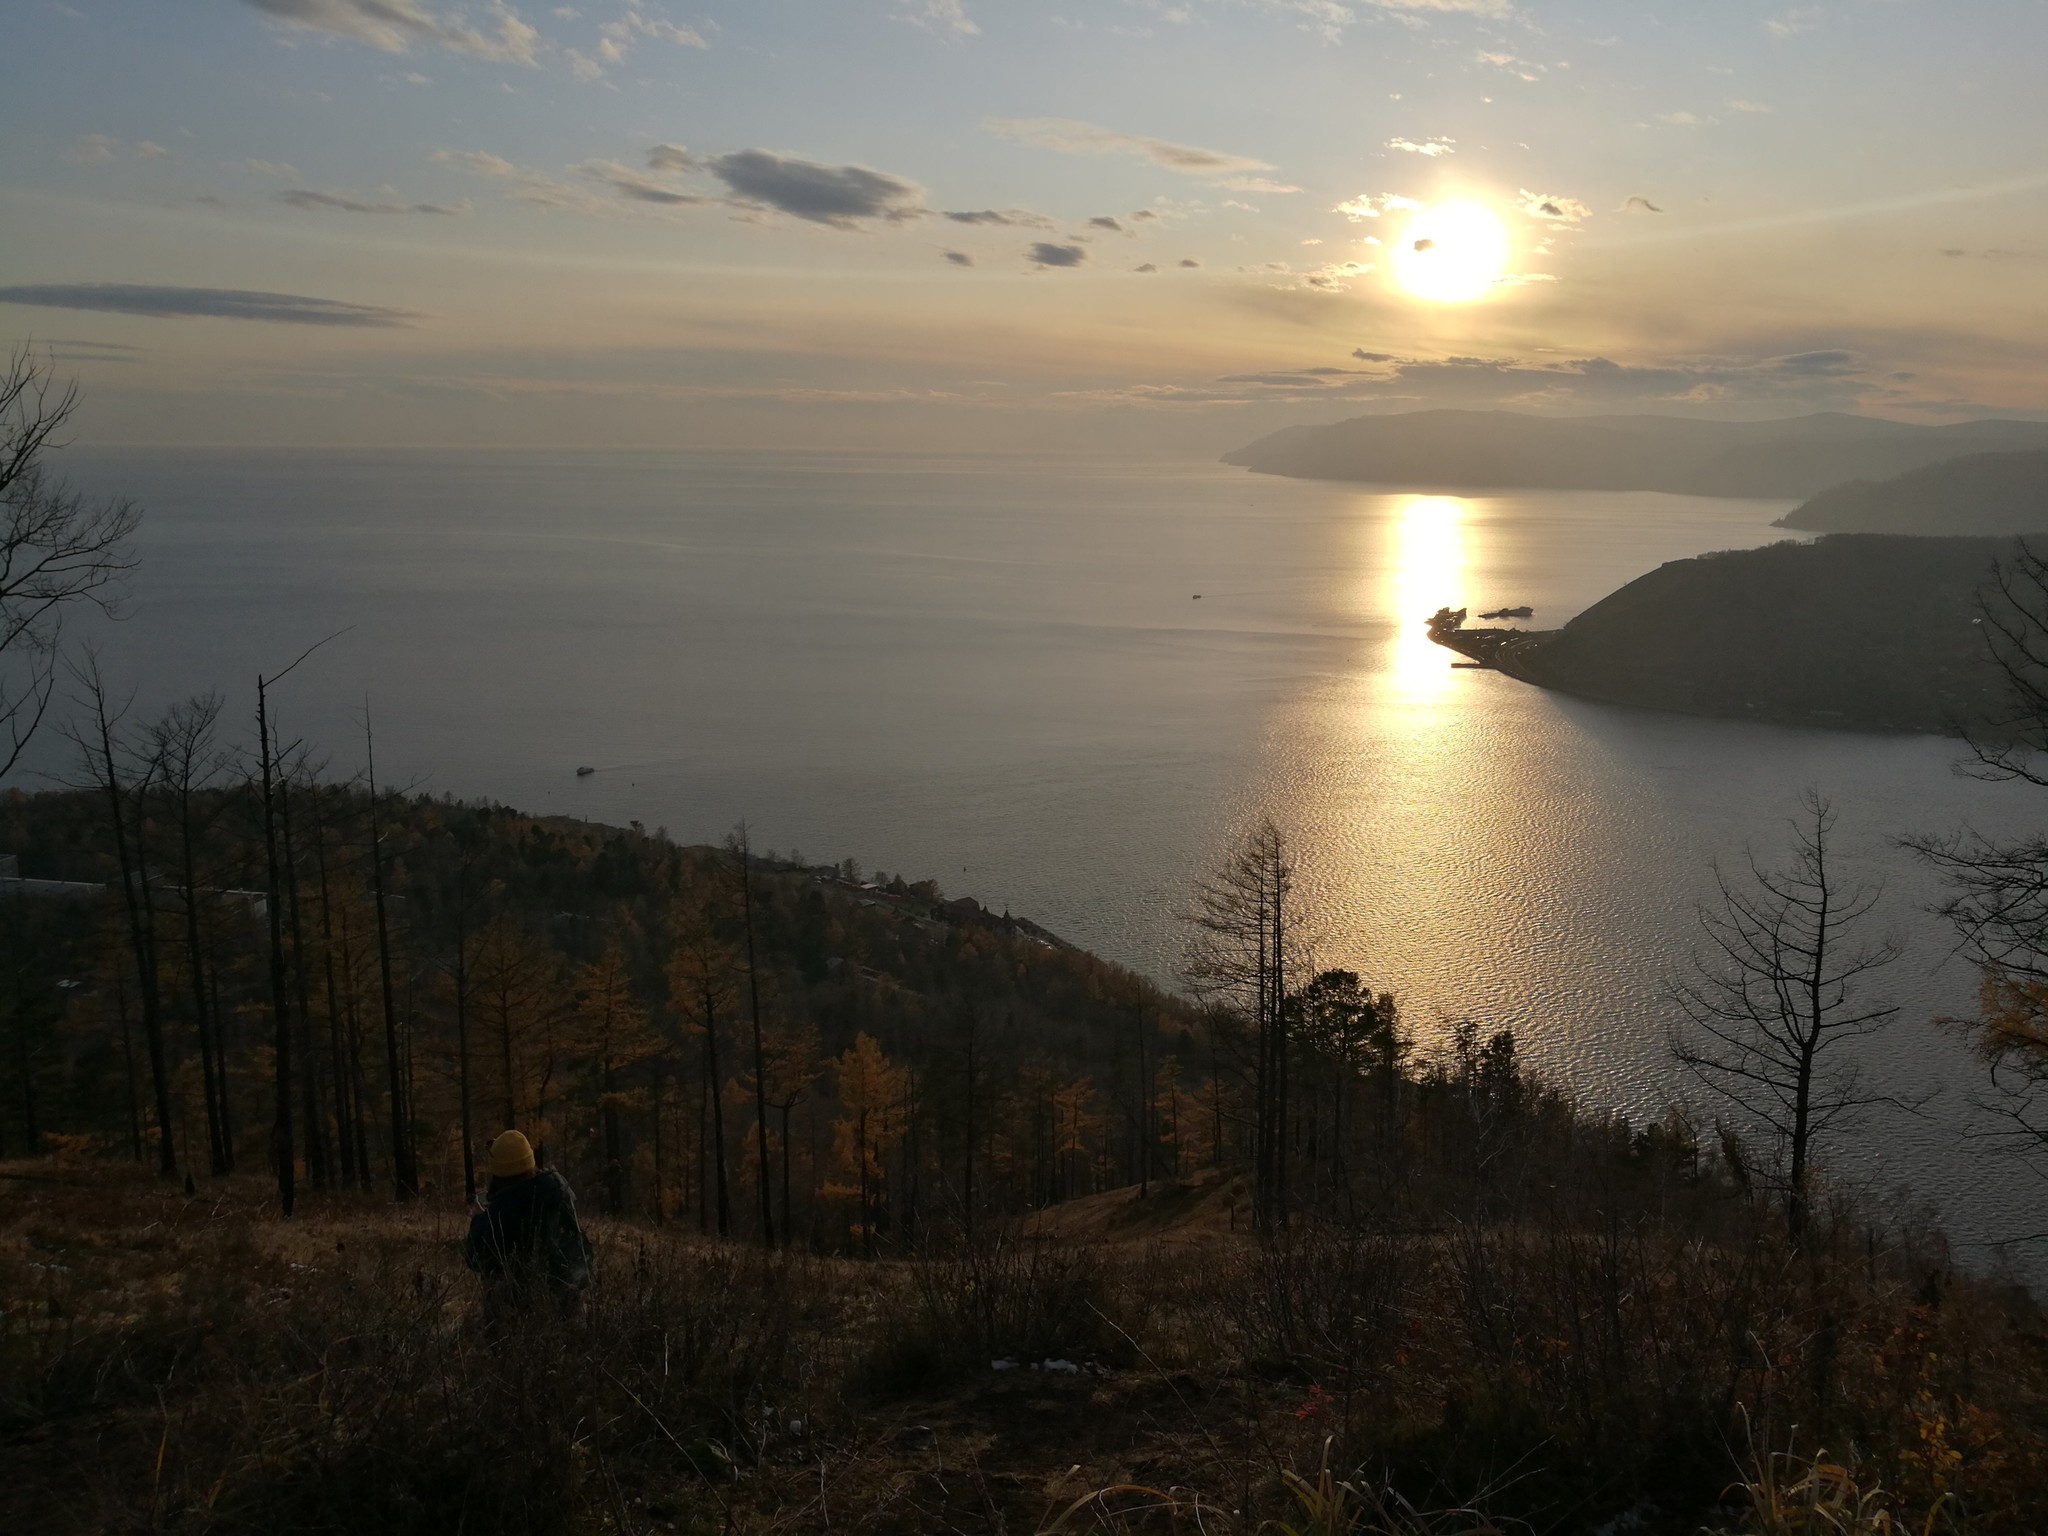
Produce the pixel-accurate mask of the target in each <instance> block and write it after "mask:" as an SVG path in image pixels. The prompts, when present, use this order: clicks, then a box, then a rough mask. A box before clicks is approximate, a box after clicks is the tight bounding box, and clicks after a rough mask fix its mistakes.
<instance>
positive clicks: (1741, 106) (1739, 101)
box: [1727, 96, 1777, 115]
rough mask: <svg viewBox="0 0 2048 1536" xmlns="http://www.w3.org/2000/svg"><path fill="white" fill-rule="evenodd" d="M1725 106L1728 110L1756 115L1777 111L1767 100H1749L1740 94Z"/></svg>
mask: <svg viewBox="0 0 2048 1536" xmlns="http://www.w3.org/2000/svg"><path fill="white" fill-rule="evenodd" d="M1727 107H1728V110H1729V111H1730V112H1749V113H1754V114H1758V115H1762V114H1764V113H1769V112H1775V111H1777V108H1776V107H1773V106H1772V105H1771V104H1770V103H1769V102H1767V101H1749V100H1746V99H1744V98H1743V97H1740V96H1738V97H1736V98H1735V100H1733V101H1731V102H1729V103H1727Z"/></svg>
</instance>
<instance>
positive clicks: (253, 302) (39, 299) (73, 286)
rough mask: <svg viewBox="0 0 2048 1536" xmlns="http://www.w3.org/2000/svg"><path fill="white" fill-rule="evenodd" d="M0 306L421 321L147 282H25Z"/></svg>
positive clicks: (305, 321)
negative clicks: (163, 285)
mask: <svg viewBox="0 0 2048 1536" xmlns="http://www.w3.org/2000/svg"><path fill="white" fill-rule="evenodd" d="M0 304H34V305H39V306H42V307H44V308H48V309H85V310H97V311H99V312H101V313H104V314H113V315H149V316H152V317H155V318H159V319H185V318H189V317H191V316H195V315H204V316H209V317H212V318H215V319H221V320H267V321H272V322H275V323H278V324H282V325H334V326H403V325H409V324H410V323H411V322H412V321H414V320H417V319H419V318H420V317H419V316H418V315H416V314H413V313H412V312H410V311H408V310H403V309H382V308H379V307H377V306H376V305H372V304H344V303H342V302H341V301H340V300H339V299H313V298H307V297H305V296H304V295H302V294H296V293H260V292H255V291H252V290H250V289H246V288H170V287H159V286H157V285H154V284H149V283H24V284H19V285H17V286H15V287H12V288H0Z"/></svg>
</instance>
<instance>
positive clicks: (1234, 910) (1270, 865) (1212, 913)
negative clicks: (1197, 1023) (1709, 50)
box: [1185, 820, 1306, 1232]
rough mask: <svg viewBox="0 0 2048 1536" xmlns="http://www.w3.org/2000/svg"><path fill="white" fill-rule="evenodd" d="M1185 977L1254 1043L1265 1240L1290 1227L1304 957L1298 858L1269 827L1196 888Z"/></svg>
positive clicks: (1259, 1208) (1256, 1154) (1258, 1202)
mask: <svg viewBox="0 0 2048 1536" xmlns="http://www.w3.org/2000/svg"><path fill="white" fill-rule="evenodd" d="M1185 920H1186V922H1187V923H1188V924H1189V927H1190V930H1191V932H1190V939H1189V944H1188V951H1187V960H1186V965H1185V969H1186V972H1187V977H1188V980H1189V982H1190V984H1191V985H1192V987H1193V988H1194V990H1195V993H1196V995H1197V996H1198V997H1201V998H1203V999H1204V1000H1205V1001H1208V1002H1210V1003H1212V1004H1215V1005H1218V1006H1220V1007H1221V1008H1224V1009H1227V1010H1228V1011H1229V1013H1230V1014H1231V1015H1233V1016H1235V1017H1236V1018H1237V1019H1239V1020H1241V1021H1243V1023H1244V1025H1245V1026H1246V1027H1247V1029H1248V1030H1249V1033H1250V1036H1251V1042H1252V1049H1251V1061H1250V1069H1251V1078H1252V1097H1253V1134H1252V1207H1253V1213H1254V1219H1255V1221H1256V1222H1257V1224H1258V1227H1259V1229H1260V1230H1261V1231H1262V1232H1271V1231H1272V1230H1273V1229H1274V1228H1275V1227H1276V1226H1278V1225H1279V1224H1281V1223H1282V1222H1283V1221H1284V1220H1285V1219H1286V1206H1287V1143H1288V1126H1289V1104H1288V1091H1289V1081H1288V1074H1289V1065H1290V1058H1291V1057H1292V1055H1293V1052H1292V1049H1291V1044H1290V1040H1289V1029H1288V1024H1289V1012H1290V1010H1289V1008H1288V1006H1287V1001H1288V995H1289V990H1290V983H1291V979H1292V977H1293V975H1294V973H1295V970H1296V968H1298V965H1299V957H1300V955H1301V954H1302V953H1304V952H1305V949H1306V945H1305V942H1304V941H1305V934H1306V922H1305V919H1304V914H1303V911H1302V909H1301V906H1300V904H1299V903H1298V902H1297V901H1296V900H1295V865H1294V854H1293V851H1292V849H1291V848H1290V846H1289V844H1288V841H1287V838H1286V836H1285V835H1284V834H1283V833H1282V832H1281V831H1280V829H1279V828H1278V827H1277V826H1276V825H1274V823H1273V822H1271V821H1270V820H1268V821H1262V822H1260V823H1259V824H1258V825H1257V826H1256V827H1253V828H1252V829H1251V830H1250V831H1249V832H1247V833H1245V834H1244V835H1243V836H1242V837H1240V838H1239V839H1238V841H1237V842H1236V843H1235V844H1234V845H1233V846H1232V847H1231V849H1230V850H1229V852H1228V853H1227V854H1226V855H1225V857H1224V860H1223V863H1222V865H1221V866H1220V867H1219V868H1218V869H1217V870H1216V871H1215V873H1213V874H1211V875H1209V876H1207V877H1206V878H1204V879H1203V880H1201V881H1199V882H1198V883H1197V884H1196V887H1195V900H1194V905H1193V907H1192V908H1191V909H1190V910H1189V911H1188V912H1187V913H1186V914H1185Z"/></svg>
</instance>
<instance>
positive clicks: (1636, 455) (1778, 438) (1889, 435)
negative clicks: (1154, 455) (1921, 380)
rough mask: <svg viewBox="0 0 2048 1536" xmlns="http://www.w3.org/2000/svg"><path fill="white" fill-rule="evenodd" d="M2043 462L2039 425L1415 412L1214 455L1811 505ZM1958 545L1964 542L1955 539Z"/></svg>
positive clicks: (1390, 480) (1246, 461)
mask: <svg viewBox="0 0 2048 1536" xmlns="http://www.w3.org/2000/svg"><path fill="white" fill-rule="evenodd" d="M2026 449H2034V450H2042V451H2044V452H2048V422H2027V421H1965V422H1956V423H1953V424H1951V425H1947V426H1919V425H1914V424H1911V423H1905V422H1895V421H1882V420H1879V419H1877V418H1874V417H1868V416H1851V415H1844V414H1840V413H1832V412H1830V413H1821V414H1817V415H1810V416H1796V417H1789V418H1786V419H1782V420H1777V421H1700V420H1694V419H1691V418H1687V417H1677V416H1650V415H1637V416H1575V417H1553V416H1530V415H1524V414H1521V413H1519V412H1514V411H1413V412H1409V413H1406V414H1402V415H1388V416H1359V417H1354V418H1352V419H1351V420H1349V421H1338V422H1332V423H1329V424H1328V425H1323V426H1300V427H1288V428H1285V429H1284V430H1282V431H1279V432H1275V433H1273V434H1271V435H1270V436H1267V437H1262V438H1260V439H1259V440H1258V441H1257V442H1255V443H1251V444H1248V445H1247V446H1245V447H1243V448H1240V449H1238V450H1236V451H1235V452H1233V453H1228V454H1225V455H1224V457H1223V462H1224V463H1226V464H1235V465H1238V466H1240V467H1242V468H1245V469H1250V470H1253V471H1256V472H1258V473H1260V474H1269V475H1287V476H1291V477H1293V478H1296V479H1307V480H1355V481H1360V482H1366V483H1371V484H1379V485H1388V486H1398V487H1400V488H1402V489H1404V490H1419V489H1430V490H1584V491H1668V492H1677V493H1682V494H1686V495H1696V496H1755V497H1808V496H1813V495H1815V494H1816V493H1818V492H1820V491H1823V490H1825V489H1827V488H1828V487H1830V486H1834V485H1839V484H1841V483H1842V482H1843V481H1846V480H1856V479H1863V480H1874V479H1882V478H1885V477H1887V476H1892V475H1898V474H1902V473H1904V472H1906V471H1909V470H1914V469H1918V468H1920V467H1921V466H1923V465H1927V464H1932V463H1937V462H1940V461H1942V460H1946V459H1955V458H1958V457H1961V456H1963V455H1967V454H1981V453H2001V452H2004V453H2009V452H2013V451H2016V450H2026ZM1957 531H1959V532H1960V531H1965V530H1960V529H1959V530H1957Z"/></svg>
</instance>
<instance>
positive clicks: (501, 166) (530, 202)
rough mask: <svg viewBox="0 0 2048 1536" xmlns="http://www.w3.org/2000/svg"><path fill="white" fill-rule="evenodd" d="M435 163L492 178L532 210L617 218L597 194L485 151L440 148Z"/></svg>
mask: <svg viewBox="0 0 2048 1536" xmlns="http://www.w3.org/2000/svg"><path fill="white" fill-rule="evenodd" d="M434 158H435V160H437V161H439V162H440V163H441V164H443V165H453V166H458V167H460V168H461V169H462V170H465V171H468V172H469V173H470V174H471V175H473V176H488V177H490V178H492V179H493V180H496V181H503V182H505V183H506V184H507V186H508V189H509V190H508V191H507V192H506V196H508V197H509V198H511V199H512V201H514V202H515V203H524V204H526V205H527V206H528V207H529V208H540V209H544V210H545V211H547V212H549V213H581V214H588V215H590V216H592V217H594V218H605V217H616V216H617V214H618V209H617V208H616V206H615V205H614V204H612V203H609V202H606V201H605V200H604V199H603V198H601V197H599V196H597V194H595V193H594V192H589V191H586V190H585V189H584V188H582V187H573V186H570V185H569V184H568V183H567V182H564V181H557V180H555V179H554V178H553V177H552V176H549V175H546V174H545V173H543V172H541V171H536V170H533V169H531V168H530V167H527V166H523V165H514V164H513V163H512V162H511V161H510V160H507V159H506V158H505V157H504V156H502V155H494V154H491V153H490V152H488V151H487V150H481V149H437V150H435V151H434Z"/></svg>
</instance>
